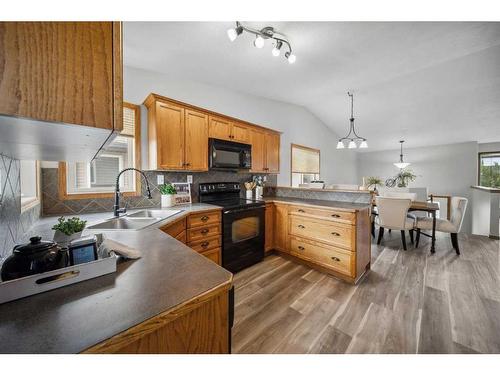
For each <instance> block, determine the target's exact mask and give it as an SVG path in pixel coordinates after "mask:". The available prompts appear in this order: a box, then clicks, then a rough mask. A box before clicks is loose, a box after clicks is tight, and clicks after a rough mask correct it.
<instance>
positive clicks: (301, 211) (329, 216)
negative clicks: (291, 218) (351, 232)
mask: <svg viewBox="0 0 500 375" xmlns="http://www.w3.org/2000/svg"><path fill="white" fill-rule="evenodd" d="M290 214H292V215H301V216H308V217H316V218H319V219H324V220H332V221H337V222H340V223H347V224H354V223H355V213H354V212H343V211H336V210H329V209H323V208H312V207H305V206H290Z"/></svg>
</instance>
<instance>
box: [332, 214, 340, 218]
mask: <svg viewBox="0 0 500 375" xmlns="http://www.w3.org/2000/svg"><path fill="white" fill-rule="evenodd" d="M332 217H340V215H337V214H332Z"/></svg>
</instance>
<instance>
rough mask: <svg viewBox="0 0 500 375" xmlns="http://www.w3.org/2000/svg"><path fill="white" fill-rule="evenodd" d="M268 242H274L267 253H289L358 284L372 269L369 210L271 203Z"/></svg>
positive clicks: (267, 207)
mask: <svg viewBox="0 0 500 375" xmlns="http://www.w3.org/2000/svg"><path fill="white" fill-rule="evenodd" d="M270 206H273V207H274V212H273V209H272V208H270ZM271 212H273V214H270V213H271ZM270 218H272V219H274V220H272V224H271V226H270V229H269V230H270V231H271V233H272V237H271V234H269V237H267V229H268V228H267V226H268V225H269V224H268V221H269V220H270ZM271 238H272V239H271ZM266 241H271V243H272V244H271V245H269V244H268V243H266V250H270V249H275V250H278V251H280V252H284V253H289V254H290V255H291V256H293V257H295V258H297V259H300V260H301V261H303V262H305V263H307V264H309V265H311V266H313V267H315V266H317V267H319V268H320V269H321V270H322V271H326V272H328V273H331V274H333V275H335V276H338V277H340V278H342V279H344V280H346V281H349V282H352V283H356V282H357V281H358V280H359V279H360V278H361V277H362V276H363V274H364V273H365V272H366V271H367V270H368V269H369V268H370V258H371V234H370V217H369V210H368V208H366V209H361V210H353V211H341V210H335V209H331V208H328V207H325V208H323V207H317V208H316V207H310V206H301V205H296V204H294V205H289V204H287V203H280V202H272V203H268V204H266Z"/></svg>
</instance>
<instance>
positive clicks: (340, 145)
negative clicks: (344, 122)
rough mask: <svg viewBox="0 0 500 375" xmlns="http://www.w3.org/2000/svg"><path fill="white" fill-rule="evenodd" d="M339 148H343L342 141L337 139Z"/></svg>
mask: <svg viewBox="0 0 500 375" xmlns="http://www.w3.org/2000/svg"><path fill="white" fill-rule="evenodd" d="M340 148H345V145H344V142H342V141H339V142H338V143H337V149H340Z"/></svg>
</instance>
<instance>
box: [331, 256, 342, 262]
mask: <svg viewBox="0 0 500 375" xmlns="http://www.w3.org/2000/svg"><path fill="white" fill-rule="evenodd" d="M332 260H334V261H335V262H340V258H337V257H332Z"/></svg>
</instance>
